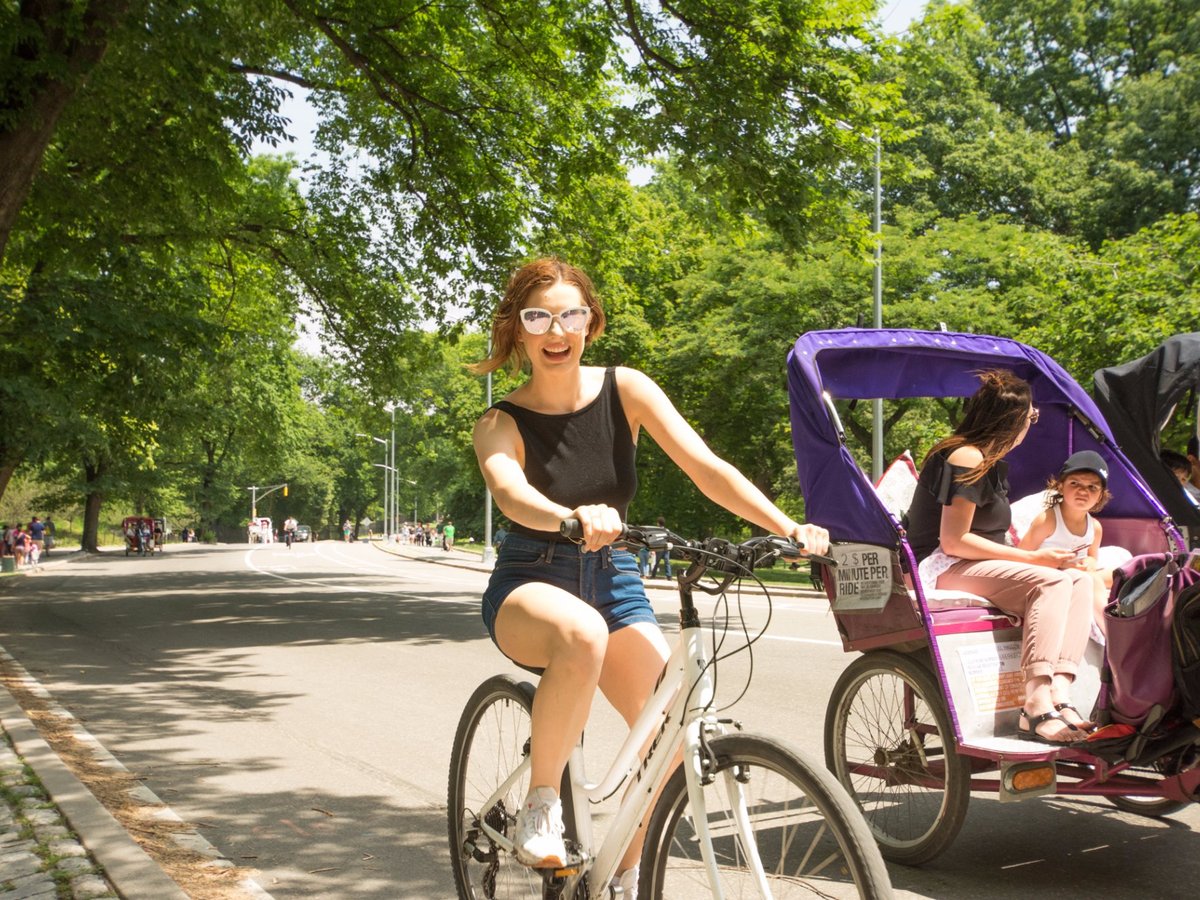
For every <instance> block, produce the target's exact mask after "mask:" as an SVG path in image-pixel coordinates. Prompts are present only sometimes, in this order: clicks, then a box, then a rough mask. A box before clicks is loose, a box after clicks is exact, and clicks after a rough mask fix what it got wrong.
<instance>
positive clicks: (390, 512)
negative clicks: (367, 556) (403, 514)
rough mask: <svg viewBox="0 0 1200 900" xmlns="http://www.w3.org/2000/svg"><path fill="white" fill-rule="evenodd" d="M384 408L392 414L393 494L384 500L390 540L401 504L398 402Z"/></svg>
mask: <svg viewBox="0 0 1200 900" xmlns="http://www.w3.org/2000/svg"><path fill="white" fill-rule="evenodd" d="M383 408H384V409H385V410H387V411H388V412H390V413H391V414H392V443H391V451H390V452H389V458H388V465H389V466H391V472H392V496H391V502H390V503H389V502H388V501H387V499H385V500H384V506H386V507H387V511H386V513H385V514H384V517H383V518H384V524H383V529H384V535H385V537H386V539H387V540H388V541H391V539H392V535H393V534H395V533H396V509H397V508H398V506H399V504H398V503H397V502H396V497H397V495H398V494H399V493H400V492H399V491H398V490H397V486H396V404H395V403H393V402H388V403H385V404H384V405H383Z"/></svg>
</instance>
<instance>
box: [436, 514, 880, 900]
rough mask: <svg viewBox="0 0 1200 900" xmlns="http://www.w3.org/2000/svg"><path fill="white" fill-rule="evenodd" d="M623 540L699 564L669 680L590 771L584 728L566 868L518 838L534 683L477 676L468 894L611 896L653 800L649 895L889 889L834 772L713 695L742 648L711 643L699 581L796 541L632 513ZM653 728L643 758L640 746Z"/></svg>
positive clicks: (569, 812) (721, 583)
mask: <svg viewBox="0 0 1200 900" xmlns="http://www.w3.org/2000/svg"><path fill="white" fill-rule="evenodd" d="M572 527H575V528H577V527H578V522H576V521H574V520H571V521H570V522H565V523H564V533H569V531H570V530H571V528H572ZM624 540H625V542H626V543H627V544H628V545H630V546H633V547H641V546H645V547H648V548H649V549H651V550H656V551H659V552H664V551H667V550H668V549H669V550H670V552H671V555H672V558H673V559H682V560H684V561H685V562H687V563H688V564H689V565H688V568H687V569H686V570H685V571H682V572H680V573H679V575H678V576H677V582H678V585H679V600H680V625H681V634H680V637H679V640H678V642H677V643H676V645H675V646H674V648H673V650H672V653H671V656H670V659H669V660H668V662H667V664H666V667H665V670H664V672H663V675H662V677H661V679H660V682H659V685H658V687H657V689H656V690H655V692H654V695H653V697H652V698H651V699H650V701H649V702H648V703H647V704H646V707H645V709H644V710H643V711H642V714H641V716H640V717H639V718H638V720H637V722H636V723H635V724H634V726H633V728H632V729H631V730H630V733H629V735H628V737H627V738H626V739H625V742H624V743H623V744H622V745H621V748H620V750H619V751H618V752H617V754H616V758H615V759H614V760H613V761H612V764H611V765H610V766H609V768H608V771H607V773H606V774H605V776H604V777H603V778H602V779H601V780H600V781H598V782H595V783H593V782H589V781H588V780H587V777H586V774H585V770H584V760H583V747H582V738H581V741H580V744H579V745H578V746H577V747H576V748H575V750H574V752H573V753H572V755H571V759H570V762H569V764H568V767H567V772H566V773H565V774H564V777H563V784H562V786H561V791H560V798H561V800H562V804H563V821H564V824H565V826H566V841H567V847H568V851H569V855H570V857H571V858H570V859H569V860H568V865H567V866H566V867H564V868H562V869H557V870H553V869H547V870H539V869H530V868H527V867H526V866H524V865H522V864H521V863H520V862H518V861H517V859H516V856H515V855H514V853H513V842H512V834H513V831H514V828H515V823H516V815H517V811H518V810H519V809H520V805H521V803H522V801H523V800H524V798H525V795H526V793H527V792H528V790H529V747H530V727H529V723H530V711H531V710H532V708H533V694H534V689H533V687H532V686H531V685H530V684H529V683H527V682H523V681H522V682H518V681H516V680H514V679H512V678H510V677H508V676H506V675H497V676H495V677H492V678H489V679H488V680H487V681H485V682H484V683H483V684H481V685H480V686H479V688H478V689H477V690H476V691H475V693H474V694H473V695H472V696H471V699H470V700H469V701H468V702H467V706H466V709H465V710H464V711H463V715H462V718H461V720H460V721H459V726H458V732H457V734H456V735H455V738H454V749H453V752H452V755H451V759H450V785H449V832H450V854H451V859H452V865H453V868H454V880H455V884H456V886H457V888H458V893H459V896H460V897H461V898H464V900H484V898H486V900H514V898H532V897H538V898H568V900H584V898H607V897H609V896H610V895H609V888H608V884H609V882H610V880H611V879H612V877H613V874H614V873H615V871H616V868H617V865H618V863H619V861H620V859H621V857H622V855H623V854H624V852H625V850H626V848H627V847H628V846H629V844H630V841H631V840H632V839H633V837H634V834H635V832H636V830H637V826H638V823H639V822H641V821H642V819H643V817H644V816H645V815H646V814H647V813H648V812H649V813H650V819H649V822H648V825H647V829H646V842H645V847H644V850H643V852H642V859H641V875H640V879H639V884H638V896H639V897H640V898H642V900H663V898H667V900H690V898H694V897H707V896H712V897H714V898H741V897H758V898H768V897H771V898H794V897H821V898H830V897H836V898H840V897H858V898H887V897H891V896H892V889H891V882H890V881H889V879H888V874H887V869H886V868H885V867H884V863H883V858H882V856H880V853H879V849H878V847H877V845H876V843H875V840H874V838H873V837H872V835H871V832H870V830H869V828H868V827H867V824H866V822H865V821H864V819H863V817H862V814H861V813H860V811H859V810H858V808H857V807H856V806H855V804H854V801H853V800H852V799H851V798H850V796H849V795H848V794H847V793H846V791H845V789H844V788H843V787H842V786H841V784H840V783H838V781H837V780H836V779H835V778H834V777H833V775H831V774H830V773H829V772H828V771H826V770H825V769H824V768H823V767H821V766H820V765H819V764H816V763H814V762H811V761H810V760H809V759H808V758H806V757H805V756H803V755H802V754H800V753H798V752H797V751H796V750H794V749H792V748H791V747H789V746H787V745H786V744H783V743H781V742H780V741H777V740H774V739H772V738H768V737H761V736H758V735H752V734H744V733H742V732H741V731H740V730H739V729H740V726H739V725H737V723H734V722H733V721H732V720H730V719H721V718H718V717H717V713H716V712H715V711H714V710H713V706H714V693H715V691H714V684H715V664H716V662H717V661H718V660H719V659H722V658H725V657H726V656H728V655H730V653H731V652H737V651H728V650H723V649H722V648H721V645H720V643H717V645H716V646H715V647H714V652H713V654H712V655H711V656H710V655H709V653H708V648H707V647H706V646H705V639H704V630H703V629H702V627H701V622H700V616H699V613H698V612H697V610H696V607H695V605H694V604H693V600H692V593H693V590H700V591H703V592H705V593H710V594H724V592H725V590H726V589H727V588H728V587H729V585H730V584H731V583H732V582H733V581H735V580H737V579H739V578H742V577H745V576H747V575H750V576H752V570H753V569H754V568H755V567H756V566H757V567H762V566H766V565H770V564H771V563H772V562H774V560H776V559H777V558H780V557H787V558H792V559H796V558H800V548H798V547H797V546H796V545H795V544H793V543H792V542H791V541H788V540H786V539H784V538H778V537H764V538H752V539H751V540H749V541H746V542H745V543H742V544H732V543H730V542H728V541H723V540H719V539H709V540H706V541H685V540H683V539H681V538H679V537H678V536H676V535H674V534H671V533H670V532H669V531H666V530H665V529H662V528H649V527H637V528H635V527H632V526H630V527H627V528H626V531H625V536H624ZM818 560H819V561H820V562H823V563H825V564H832V560H824V559H820V558H818ZM706 575H707V576H709V577H708V579H707V580H706V581H704V582H703V583H702V582H701V579H702V578H704V577H705V576H706ZM760 584H761V582H760ZM768 601H769V597H768ZM760 636H761V632H759V634H758V635H754V636H753V637H750V636H748V637H747V639H746V640H745V642H744V643H740V644H739V646H738V648H737V650H747V651H750V650H751V647H752V645H753V643H754V641H755V640H757V639H758V637H760ZM714 640H717V636H716V634H714ZM652 735H653V736H654V741H653V743H652V744H651V745H650V749H649V751H648V753H647V754H646V757H645V759H644V760H641V761H640V760H639V758H638V751H639V748H641V747H642V746H643V745H644V744H645V743H646V742H647V741H648V740H649V739H650V738H651V736H652ZM681 759H682V763H680V760H681ZM622 785H628V787H627V788H626V790H625V793H624V796H623V798H622V800H621V802H620V805H619V807H618V808H617V810H616V812H615V814H614V815H613V817H612V820H611V822H610V824H609V827H608V828H607V832H606V834H605V836H604V840H603V841H602V842H600V843H599V845H597V844H596V841H595V839H594V835H593V830H592V817H591V810H590V805H591V804H593V803H599V802H600V801H602V800H604V799H605V798H607V797H610V796H612V795H613V794H614V793H615V792H616V791H618V790H619V789H621V787H622ZM655 797H657V798H658V800H657V803H654V800H655ZM652 803H654V808H653V811H651V810H650V807H651V804H652Z"/></svg>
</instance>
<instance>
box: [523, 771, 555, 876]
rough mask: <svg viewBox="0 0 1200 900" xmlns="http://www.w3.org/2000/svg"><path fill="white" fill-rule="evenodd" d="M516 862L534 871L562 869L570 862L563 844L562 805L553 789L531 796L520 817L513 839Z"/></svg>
mask: <svg viewBox="0 0 1200 900" xmlns="http://www.w3.org/2000/svg"><path fill="white" fill-rule="evenodd" d="M513 843H514V844H515V845H516V847H515V849H516V851H517V859H518V860H520V861H521V862H522V863H524V864H525V865H527V866H532V867H533V868H535V869H556V868H561V867H562V866H563V865H564V864H565V863H566V861H567V848H566V846H565V845H564V844H563V820H562V801H560V800H559V799H558V791H556V790H555V789H554V788H552V787H538V788H534V789H533V790H532V791H530V792H529V796H528V797H526V798H525V803H524V804H523V805H522V806H521V811H520V812H519V813H517V829H516V833H515V834H514V836H513Z"/></svg>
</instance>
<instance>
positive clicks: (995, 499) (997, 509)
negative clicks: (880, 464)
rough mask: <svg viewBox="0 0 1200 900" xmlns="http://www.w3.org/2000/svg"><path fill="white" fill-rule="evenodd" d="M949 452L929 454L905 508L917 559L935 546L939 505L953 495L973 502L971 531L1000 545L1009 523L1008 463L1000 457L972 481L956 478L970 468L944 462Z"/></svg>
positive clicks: (935, 547) (940, 512)
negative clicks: (985, 471) (967, 482)
mask: <svg viewBox="0 0 1200 900" xmlns="http://www.w3.org/2000/svg"><path fill="white" fill-rule="evenodd" d="M949 455H950V451H948V450H946V451H941V452H939V453H935V454H934V455H933V456H931V457H929V459H928V461H927V462H926V463H925V465H924V467H922V469H921V476H920V478H919V479H918V480H917V488H916V491H914V493H913V499H912V505H911V506H910V507H909V508H908V515H907V516H906V524H907V528H908V543H909V545H910V546H911V547H912V549H913V552H914V553H915V554H916V556H917V562H920V561H921V560H923V559H924V558H925V557H927V556H928V555H929V554H931V553H932V552H933V551H934V550H936V549H937V546H938V541H939V536H940V534H941V527H942V508H943V507H945V506H949V505H950V503H951V501H952V500H954V498H955V497H965V498H966V499H967V500H970V501H971V502H972V503H974V504H975V517H974V519H972V520H971V534H977V535H979V536H980V537H983V538H987V539H988V540H989V541H995V542H996V543H997V544H1003V543H1004V541H1005V536H1006V535H1007V534H1008V529H1009V526H1010V525H1012V509H1011V507H1010V506H1009V502H1008V463H1007V462H1006V461H1005V460H1000V461H999V462H998V463H996V464H995V465H994V466H992V468H990V469H989V470H988V472H987V474H986V475H984V476H983V478H981V479H979V480H978V481H977V482H975V483H974V484H963V483H962V482H961V481H959V480H958V479H959V478H960V477H961V476H963V475H965V474H966V473H967V472H969V471H971V470H970V469H967V468H964V467H963V466H955V465H951V464H950V463H948V462H947V461H946V457H947V456H949Z"/></svg>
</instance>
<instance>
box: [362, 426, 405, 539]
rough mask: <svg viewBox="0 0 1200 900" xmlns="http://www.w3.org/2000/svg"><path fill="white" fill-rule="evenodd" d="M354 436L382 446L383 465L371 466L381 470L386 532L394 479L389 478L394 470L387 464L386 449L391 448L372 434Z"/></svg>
mask: <svg viewBox="0 0 1200 900" xmlns="http://www.w3.org/2000/svg"><path fill="white" fill-rule="evenodd" d="M354 436H355V437H362V438H370V439H371V440H373V441H374V442H375V443H377V444H383V465H382V466H379V464H378V463H371V465H373V466H379V468H381V469H383V527H384V530H385V532H386V530H387V510H388V500H389V499H390V498H391V494H390V493H389V487H391V486H392V482H393V481H394V479H393V478H391V477H390V474H389V473H391V472H394V471H395V469H394V468H392V466H391V464H390V463H389V462H388V449H389V448H390V447H391V444H390V443H389V442H388V439H387V438H381V437H375V435H373V434H363V433H362V432H361V431H356V432H355V433H354Z"/></svg>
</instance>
